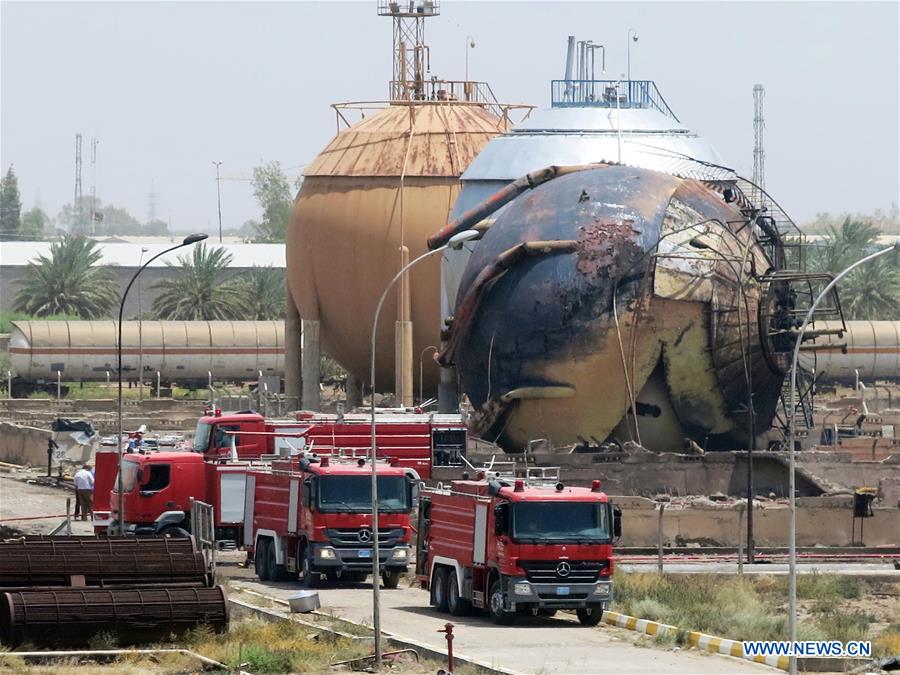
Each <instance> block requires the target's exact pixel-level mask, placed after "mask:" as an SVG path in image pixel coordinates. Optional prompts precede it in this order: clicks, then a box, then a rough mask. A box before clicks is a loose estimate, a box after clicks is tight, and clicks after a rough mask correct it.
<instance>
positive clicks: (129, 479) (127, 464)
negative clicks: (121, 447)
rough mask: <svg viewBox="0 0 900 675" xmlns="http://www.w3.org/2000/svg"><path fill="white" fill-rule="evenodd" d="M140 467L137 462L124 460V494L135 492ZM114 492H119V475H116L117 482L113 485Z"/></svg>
mask: <svg viewBox="0 0 900 675" xmlns="http://www.w3.org/2000/svg"><path fill="white" fill-rule="evenodd" d="M139 468H140V465H139V464H138V463H137V462H131V461H129V460H127V459H124V460H122V492H131V491H132V490H134V484H135V483H136V482H137V475H138V469H139ZM113 490H114V491H116V492H118V491H119V475H118V474H116V482H115V483H113Z"/></svg>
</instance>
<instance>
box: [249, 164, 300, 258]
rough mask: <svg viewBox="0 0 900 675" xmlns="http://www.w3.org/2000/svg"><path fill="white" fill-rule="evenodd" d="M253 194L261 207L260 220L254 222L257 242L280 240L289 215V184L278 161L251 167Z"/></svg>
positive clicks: (290, 202)
mask: <svg viewBox="0 0 900 675" xmlns="http://www.w3.org/2000/svg"><path fill="white" fill-rule="evenodd" d="M250 184H251V185H252V186H253V194H254V196H255V197H256V199H257V201H258V202H259V205H260V206H261V207H262V209H263V216H262V221H261V222H259V223H256V222H254V226H255V227H256V236H255V237H254V241H257V242H282V241H284V236H285V232H286V230H287V224H288V220H289V219H290V216H291V204H292V203H293V202H292V199H291V186H290V183H289V182H288V179H287V176H285V175H284V171H282V170H281V163H280V162H269V163H268V164H265V165H263V166H258V167H256V168H255V169H253V178H251V179H250Z"/></svg>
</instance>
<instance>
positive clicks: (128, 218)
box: [56, 197, 143, 235]
mask: <svg viewBox="0 0 900 675" xmlns="http://www.w3.org/2000/svg"><path fill="white" fill-rule="evenodd" d="M81 207H82V210H83V218H84V222H85V223H86V224H87V223H89V222H90V220H89V219H90V211H91V200H90V199H87V198H84V199H82V200H81ZM94 213H95V214H96V216H95V218H94V224H93V230H92V231H93V233H94V234H100V235H113V234H142V233H143V229H142V227H141V222H140V221H139V220H138V219H137V218H135V217H134V216H132V215H131V214H130V213H129V212H128V210H127V209H123V208H121V207H118V206H113V205H112V204H107V205H104V204H103V201H102V200H101V199H100V198H99V197H96V198H95V199H94ZM56 222H57V224H58V225H59V226H60V227H62V228H64V229H68V230H69V231H72V230H73V228H75V227H77V225H78V209H77V208H76V207H75V205H74V204H66V205H64V206H63V207H62V209H61V210H60V212H59V215H58V216H57V217H56Z"/></svg>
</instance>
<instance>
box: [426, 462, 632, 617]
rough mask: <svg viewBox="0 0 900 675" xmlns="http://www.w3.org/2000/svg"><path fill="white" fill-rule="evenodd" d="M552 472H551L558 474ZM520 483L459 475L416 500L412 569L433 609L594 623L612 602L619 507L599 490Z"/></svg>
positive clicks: (597, 484) (595, 483) (596, 484)
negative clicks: (558, 615)
mask: <svg viewBox="0 0 900 675" xmlns="http://www.w3.org/2000/svg"><path fill="white" fill-rule="evenodd" d="M557 475H558V474H557ZM537 482H538V484H533V483H531V482H528V481H526V480H525V479H521V478H518V479H506V480H504V479H501V478H494V479H492V480H485V479H480V480H461V481H453V482H452V483H451V484H450V487H449V488H447V487H443V488H442V487H438V488H435V489H424V490H422V492H421V494H420V496H419V521H418V532H419V542H418V552H417V556H416V575H417V577H418V579H419V581H420V584H421V585H422V588H424V589H426V590H430V592H431V604H432V605H433V606H434V607H436V608H437V609H438V611H441V612H449V613H451V614H455V615H464V614H466V613H468V612H469V611H470V609H471V608H472V607H478V608H484V609H487V610H488V612H489V613H490V616H491V618H492V619H493V621H494V622H495V623H498V624H508V623H512V622H513V620H514V619H515V616H516V614H517V613H519V612H531V613H533V614H544V615H552V614H554V613H555V612H556V610H559V609H568V610H575V612H576V613H577V615H578V620H579V621H580V622H581V623H582V624H584V625H586V626H594V625H596V624H597V623H598V622H599V621H600V618H601V616H602V614H603V610H604V609H606V608H607V607H608V606H609V603H610V601H611V600H612V574H613V558H612V553H613V552H612V545H613V540H614V539H616V538H617V537H619V536H620V533H621V512H620V510H619V509H618V507H616V506H614V505H613V504H612V503H610V501H609V499H608V498H607V496H606V494H604V493H603V492H602V491H601V489H600V481H597V480H595V481H593V484H592V487H590V488H578V487H566V486H565V485H563V484H562V483H560V482H556V483H555V484H553V483H550V484H547V481H545V480H541V481H537Z"/></svg>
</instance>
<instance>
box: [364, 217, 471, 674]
mask: <svg viewBox="0 0 900 675" xmlns="http://www.w3.org/2000/svg"><path fill="white" fill-rule="evenodd" d="M480 236H481V232H479V231H478V230H464V231H463V232H460V233H459V234H457V235H455V236H453V237H451V238H450V241H448V242H447V243H446V244H445V245H444V246H440V247H438V248H436V249H433V250H431V251H426V252H425V253H423V254H422V255H420V256H419V257H418V258H415V259H413V260H411V261H410V262H408V263H407V264H406V265H404V266H403V267H402V268H401V269H400V271H399V272H397V274H395V275H394V278H393V279H391V281H390V283H388V285H387V286H386V287H385V289H384V291H383V292H382V293H381V297H380V298H379V299H378V305H377V306H376V307H375V318H374V320H373V321H372V354H371V372H370V382H371V385H372V391H371V392H370V393H371V396H372V401H371V406H370V410H371V415H372V429H371V432H372V438H371V444H372V458H371V459H372V544H373V547H372V624H373V626H372V627H373V630H374V632H375V668H376V670H377V669H379V668H380V667H381V604H380V597H379V590H380V589H379V583H378V577H379V561H378V558H379V556H380V548H379V545H378V469H377V463H376V459H377V445H376V443H377V439H376V437H375V337H376V333H377V332H378V317H379V316H380V314H381V307H382V305H384V301H385V300H386V299H387V296H388V293H390V291H391V289H392V288H393V287H394V284H395V283H397V281H398V280H399V279H400V278H401V277H402V276H403V275H404V274H406V272H407V271H409V270H410V269H412V268H413V267H414V266H415V265H418V264H419V263H420V262H422V261H423V260H425V259H427V258H430V257H431V256H433V255H434V254H436V253H440V252H442V251H444V250H446V249H448V248H452V249H454V250H459V249H460V248H462V245H463V244H464V243H465V242H467V241H469V240H471V239H475V238H476V237H480Z"/></svg>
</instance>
